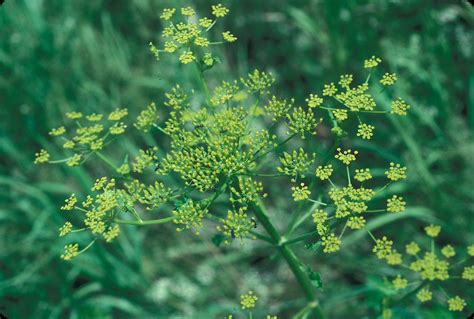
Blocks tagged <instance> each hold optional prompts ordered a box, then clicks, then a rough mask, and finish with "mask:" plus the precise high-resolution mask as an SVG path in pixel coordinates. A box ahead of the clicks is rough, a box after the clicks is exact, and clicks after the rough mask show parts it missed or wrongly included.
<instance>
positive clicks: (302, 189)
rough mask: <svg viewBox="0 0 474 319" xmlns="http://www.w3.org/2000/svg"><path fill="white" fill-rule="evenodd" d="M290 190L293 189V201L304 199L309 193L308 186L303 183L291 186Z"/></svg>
mask: <svg viewBox="0 0 474 319" xmlns="http://www.w3.org/2000/svg"><path fill="white" fill-rule="evenodd" d="M291 190H292V191H293V199H294V200H295V201H300V200H306V199H308V197H309V195H310V194H311V191H310V190H309V189H308V186H306V185H305V184H304V183H301V184H300V186H293V187H292V188H291Z"/></svg>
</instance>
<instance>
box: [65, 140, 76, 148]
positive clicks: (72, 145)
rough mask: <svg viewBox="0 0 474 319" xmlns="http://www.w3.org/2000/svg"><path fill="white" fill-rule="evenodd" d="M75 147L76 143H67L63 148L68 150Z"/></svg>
mask: <svg viewBox="0 0 474 319" xmlns="http://www.w3.org/2000/svg"><path fill="white" fill-rule="evenodd" d="M74 146H76V143H74V142H73V141H66V142H64V144H63V147H64V148H65V149H68V150H70V149H73V148H74Z"/></svg>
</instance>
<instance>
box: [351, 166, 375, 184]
mask: <svg viewBox="0 0 474 319" xmlns="http://www.w3.org/2000/svg"><path fill="white" fill-rule="evenodd" d="M354 178H355V179H356V180H357V181H359V182H365V181H367V180H369V179H371V178H372V174H370V169H368V168H366V169H356V170H355V175H354Z"/></svg>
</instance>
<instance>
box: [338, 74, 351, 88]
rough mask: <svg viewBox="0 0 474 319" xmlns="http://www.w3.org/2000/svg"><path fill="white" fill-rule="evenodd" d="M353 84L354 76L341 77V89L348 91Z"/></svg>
mask: <svg viewBox="0 0 474 319" xmlns="http://www.w3.org/2000/svg"><path fill="white" fill-rule="evenodd" d="M351 83H352V74H345V75H341V77H340V80H339V85H340V86H341V87H343V88H346V89H348V88H349V85H350V84H351Z"/></svg>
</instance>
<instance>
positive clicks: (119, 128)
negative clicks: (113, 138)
mask: <svg viewBox="0 0 474 319" xmlns="http://www.w3.org/2000/svg"><path fill="white" fill-rule="evenodd" d="M126 128H127V125H125V123H123V122H120V123H116V124H115V125H114V126H111V127H110V128H109V131H110V134H112V135H120V134H123V133H125V129H126Z"/></svg>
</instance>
